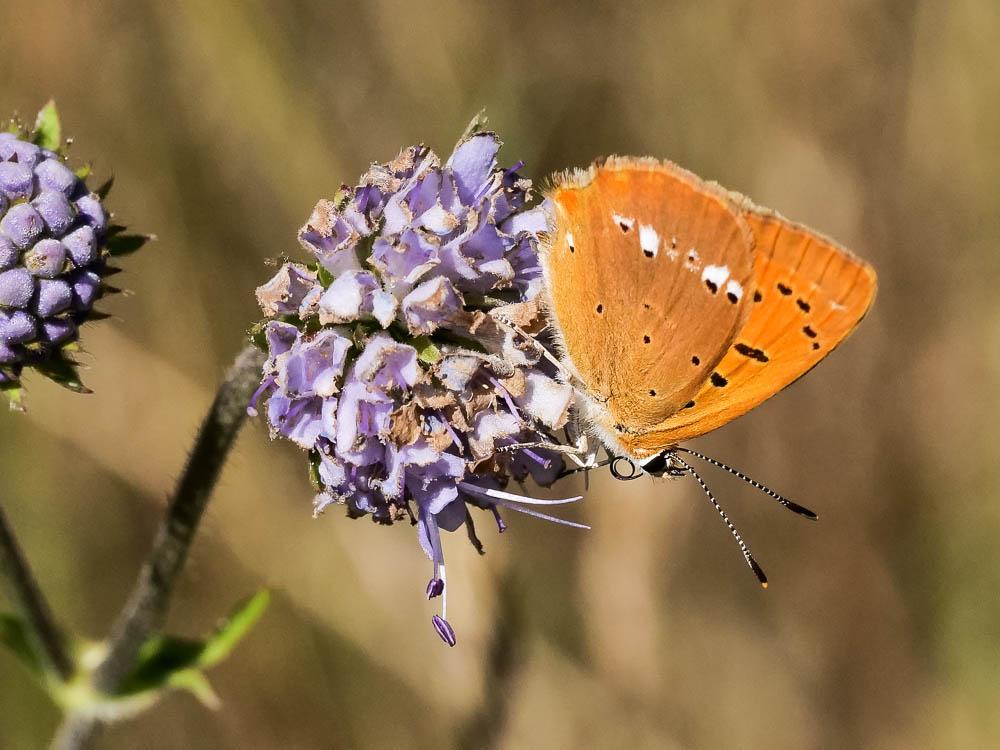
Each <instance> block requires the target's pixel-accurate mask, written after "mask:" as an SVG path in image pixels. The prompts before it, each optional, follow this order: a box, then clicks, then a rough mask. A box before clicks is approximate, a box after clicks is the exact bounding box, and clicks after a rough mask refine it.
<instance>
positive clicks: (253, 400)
mask: <svg viewBox="0 0 1000 750" xmlns="http://www.w3.org/2000/svg"><path fill="white" fill-rule="evenodd" d="M272 385H274V376H273V375H272V376H271V377H269V378H265V379H264V381H263V382H262V383H261V384H260V387H259V388H258V389H257V390H256V391H254V392H253V395H252V396H251V397H250V403H249V404H247V415H248V416H251V417H256V416H257V414H258V412H257V402H258V401H259V400H260V397H261V394H262V393H264V391H265V390H267V389H268V388H270V387H271V386H272Z"/></svg>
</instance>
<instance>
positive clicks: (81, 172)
mask: <svg viewBox="0 0 1000 750" xmlns="http://www.w3.org/2000/svg"><path fill="white" fill-rule="evenodd" d="M93 171H94V167H93V165H92V164H91V163H90V162H87V163H86V164H84V165H83V166H82V167H77V168H76V169H75V170H73V174H75V175H76V176H77V177H79V178H80V179H81V180H86V179H87V178H88V177H90V173H91V172H93Z"/></svg>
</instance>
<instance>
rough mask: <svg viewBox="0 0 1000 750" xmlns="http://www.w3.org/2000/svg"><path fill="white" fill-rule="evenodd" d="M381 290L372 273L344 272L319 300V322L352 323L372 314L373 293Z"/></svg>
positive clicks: (324, 323) (325, 323)
mask: <svg viewBox="0 0 1000 750" xmlns="http://www.w3.org/2000/svg"><path fill="white" fill-rule="evenodd" d="M378 288H379V283H378V280H377V279H376V278H375V276H374V275H373V274H372V273H371V272H370V271H344V272H343V273H342V274H340V276H338V277H337V278H336V279H335V280H334V282H333V283H332V284H330V286H329V287H328V288H327V290H326V291H325V292H323V296H322V297H320V299H319V322H320V323H322V324H323V325H328V324H330V323H351V322H353V321H355V320H358V319H359V318H362V317H366V316H367V315H369V314H371V312H372V292H374V291H375V290H376V289H378Z"/></svg>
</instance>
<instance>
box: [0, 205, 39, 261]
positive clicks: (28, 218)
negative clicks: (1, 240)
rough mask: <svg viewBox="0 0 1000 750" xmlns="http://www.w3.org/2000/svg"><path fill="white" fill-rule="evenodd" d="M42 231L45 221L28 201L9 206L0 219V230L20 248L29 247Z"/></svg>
mask: <svg viewBox="0 0 1000 750" xmlns="http://www.w3.org/2000/svg"><path fill="white" fill-rule="evenodd" d="M44 231H45V222H44V221H43V220H42V217H41V216H40V215H39V213H38V211H36V210H35V209H34V207H32V206H31V204H29V203H19V204H17V205H16V206H11V207H10V209H9V210H8V211H7V213H6V214H5V215H4V217H3V218H2V219H0V232H3V234H5V235H7V237H9V238H10V240H11V242H13V243H14V245H15V246H17V247H19V248H21V249H22V250H25V249H27V248H29V247H31V245H32V244H34V242H35V240H36V239H38V238H39V237H40V236H41V234H42V232H44Z"/></svg>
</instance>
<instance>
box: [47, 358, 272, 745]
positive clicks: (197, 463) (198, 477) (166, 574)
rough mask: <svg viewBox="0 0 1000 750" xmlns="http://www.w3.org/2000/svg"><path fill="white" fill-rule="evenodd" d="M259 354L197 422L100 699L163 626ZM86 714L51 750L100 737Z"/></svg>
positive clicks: (252, 384)
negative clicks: (198, 426)
mask: <svg viewBox="0 0 1000 750" xmlns="http://www.w3.org/2000/svg"><path fill="white" fill-rule="evenodd" d="M263 361H264V355H263V354H262V353H261V352H260V351H259V350H258V349H257V348H256V347H253V346H248V347H247V348H245V349H244V350H243V351H242V352H240V354H239V356H238V357H237V358H236V362H235V363H234V364H233V366H232V367H231V368H230V370H229V372H228V373H226V378H225V380H224V381H223V382H222V384H221V385H220V386H219V390H218V392H217V393H216V394H215V400H214V401H213V402H212V407H211V409H210V410H209V412H208V415H207V416H206V417H205V421H204V422H202V425H201V429H200V430H199V432H198V437H197V439H196V440H195V445H194V448H193V449H192V451H191V455H190V458H189V459H188V462H187V466H186V467H185V468H184V473H183V474H182V475H181V478H180V481H179V482H178V483H177V488H176V490H175V491H174V495H173V497H172V498H171V499H170V503H169V505H168V506H167V511H166V515H165V516H164V518H163V521H162V522H161V523H160V528H159V530H158V531H157V533H156V538H155V540H154V541H153V548H152V549H151V550H150V553H149V556H148V557H147V558H146V562H145V563H144V564H143V566H142V570H141V571H140V572H139V579H138V580H137V581H136V583H135V586H134V587H133V589H132V593H131V594H130V596H129V598H128V600H127V601H126V603H125V606H124V607H123V608H122V611H121V613H120V614H119V615H118V619H117V620H116V622H115V624H114V626H113V627H112V629H111V635H110V636H109V638H108V652H107V655H106V656H105V657H104V660H103V661H102V662H101V664H100V665H99V666H98V667H97V670H96V671H95V672H94V687H95V688H96V689H97V690H98V691H99V692H101V693H104V694H113V693H114V692H115V691H117V690H118V689H119V688H120V686H121V684H122V683H123V681H124V680H125V678H126V677H128V675H129V672H131V670H132V668H133V667H134V665H135V660H136V657H137V656H138V655H139V650H140V649H141V648H142V646H143V644H144V643H145V642H146V641H147V640H148V639H149V638H150V637H151V636H152V635H154V634H155V633H157V632H158V631H159V630H160V628H161V627H162V626H163V621H164V619H165V617H166V613H167V605H168V603H169V600H170V594H171V592H172V591H173V587H174V582H175V580H176V578H177V575H178V573H179V572H180V570H181V568H182V567H183V565H184V561H185V559H186V558H187V554H188V550H189V549H190V547H191V542H192V541H193V539H194V535H195V532H196V531H197V529H198V523H199V521H200V520H201V517H202V514H203V513H204V511H205V506H206V505H207V504H208V500H209V497H210V496H211V493H212V489H213V488H214V487H215V483H216V480H217V479H218V478H219V474H220V472H221V470H222V466H223V464H225V461H226V457H227V456H228V454H229V449H230V448H231V447H232V444H233V441H234V440H235V438H236V435H237V433H238V432H239V429H240V427H241V426H242V425H243V422H244V420H245V419H246V414H247V413H246V410H247V403H248V402H249V401H250V398H251V396H252V395H253V392H254V390H255V389H256V388H257V386H258V385H259V384H260V370H261V366H262V364H263ZM100 730H101V723H100V721H99V720H98V719H96V718H94V717H92V716H80V715H77V716H69V717H68V718H67V719H66V721H65V722H64V724H63V726H62V727H61V728H60V730H59V733H58V734H57V736H56V739H55V740H54V742H53V745H52V747H53V748H58V750H82V748H86V747H89V746H90V744H91V743H92V742H93V741H94V740H95V739H96V737H97V735H98V734H99V733H100Z"/></svg>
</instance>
